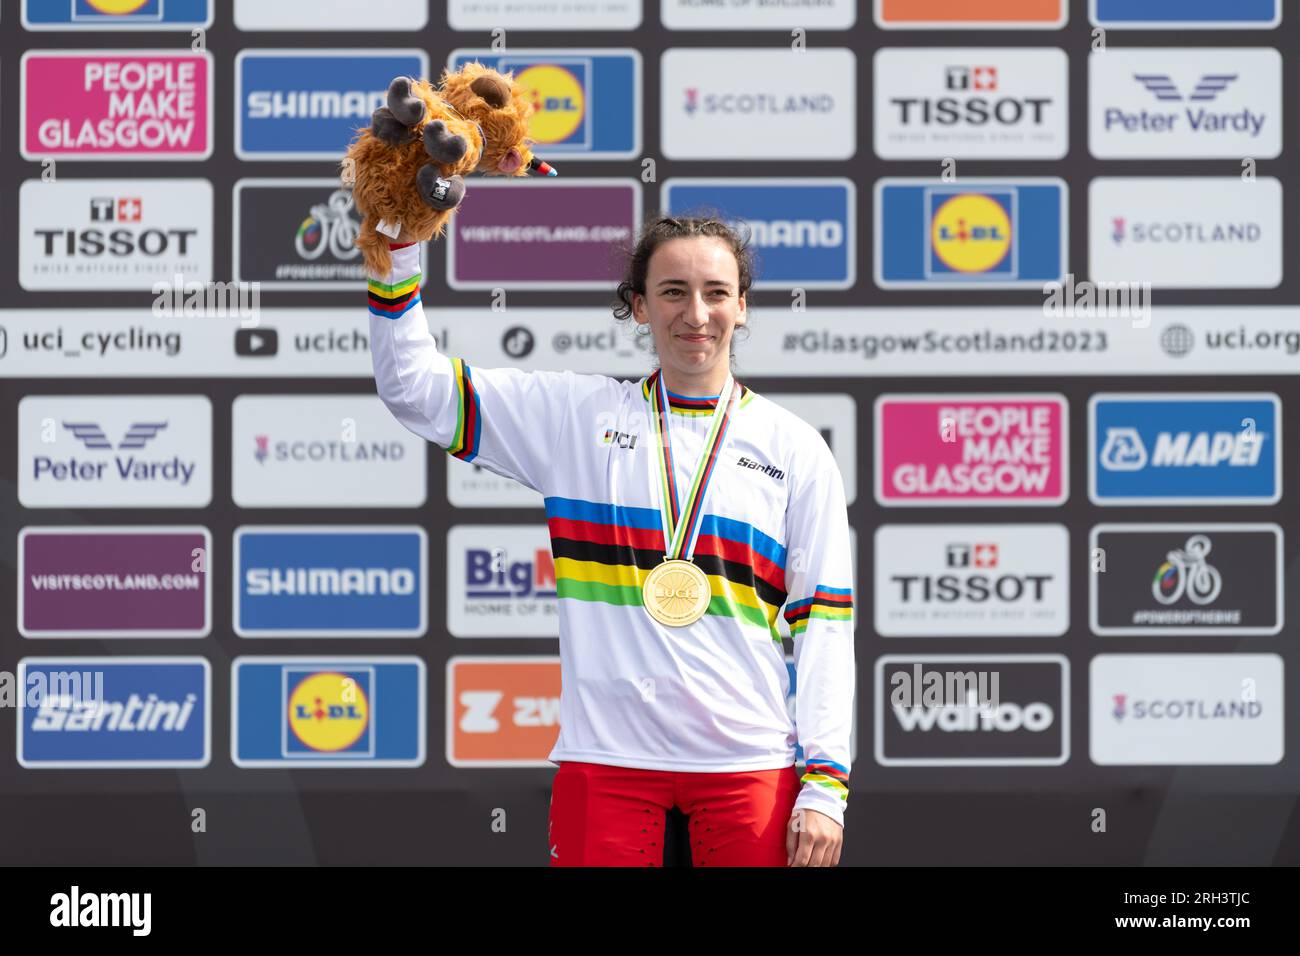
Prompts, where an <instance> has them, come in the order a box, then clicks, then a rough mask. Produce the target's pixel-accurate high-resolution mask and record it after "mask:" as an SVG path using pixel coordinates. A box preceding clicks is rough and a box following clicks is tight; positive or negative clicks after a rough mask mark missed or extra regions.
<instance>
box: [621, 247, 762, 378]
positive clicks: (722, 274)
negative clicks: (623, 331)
mask: <svg viewBox="0 0 1300 956" xmlns="http://www.w3.org/2000/svg"><path fill="white" fill-rule="evenodd" d="M645 288H646V291H645V295H640V294H639V293H638V294H634V296H633V302H632V314H633V316H634V317H635V318H636V321H637V322H638V323H639V324H642V325H646V324H648V325H649V326H650V330H651V332H652V333H653V334H654V341H655V351H656V352H657V353H658V355H659V364H660V365H661V366H662V367H663V368H665V369H671V370H672V371H673V372H675V373H676V375H674V376H671V377H675V378H679V379H683V380H687V381H693V382H697V383H698V380H699V377H700V376H701V375H708V374H710V373H712V372H714V371H715V370H716V369H717V368H718V367H719V363H721V366H722V367H723V368H727V367H729V356H730V353H731V333H732V332H733V331H734V330H735V329H736V328H738V327H739V326H742V325H744V324H745V319H746V317H747V315H746V312H745V297H744V296H743V295H741V294H740V269H739V267H738V266H737V265H736V257H735V256H734V255H733V254H732V252H731V248H730V247H729V246H728V245H727V244H726V243H725V242H723V241H722V240H721V239H715V238H713V237H712V236H694V237H692V238H689V239H670V240H669V241H668V242H665V243H663V244H662V245H660V246H659V248H657V249H656V250H655V251H654V254H653V255H652V256H651V257H650V264H649V266H648V267H647V270H646V280H645ZM723 381H724V382H725V375H724V379H723ZM717 387H718V388H721V387H722V384H721V383H717Z"/></svg>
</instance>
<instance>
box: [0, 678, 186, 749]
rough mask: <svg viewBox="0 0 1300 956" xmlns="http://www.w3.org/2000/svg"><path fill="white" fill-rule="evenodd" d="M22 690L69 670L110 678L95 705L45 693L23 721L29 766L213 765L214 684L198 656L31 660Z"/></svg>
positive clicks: (29, 705)
mask: <svg viewBox="0 0 1300 956" xmlns="http://www.w3.org/2000/svg"><path fill="white" fill-rule="evenodd" d="M18 667H19V684H20V685H21V686H24V687H26V686H28V683H29V682H31V683H33V684H42V683H43V685H44V686H51V687H53V686H55V683H54V681H53V680H52V675H54V674H56V673H59V672H62V671H66V670H68V669H75V670H85V671H93V672H95V673H97V674H99V673H102V675H103V683H102V689H99V690H97V691H96V694H95V697H94V698H93V699H88V698H86V697H84V696H78V695H68V694H64V693H55V692H51V693H45V694H41V695H38V699H37V700H35V701H29V702H25V704H24V706H23V707H22V709H21V712H20V714H19V718H18V762H19V763H20V764H21V765H22V766H24V767H57V768H65V769H67V768H84V769H119V768H120V769H129V768H154V767H206V766H207V765H208V760H209V756H210V754H209V744H210V739H211V687H212V678H211V671H210V668H209V666H208V662H207V661H206V660H204V659H203V658H198V657H138V658H137V657H132V658H120V657H119V658H114V657H87V658H42V659H37V658H24V659H23V660H22V661H20V662H19V665H18Z"/></svg>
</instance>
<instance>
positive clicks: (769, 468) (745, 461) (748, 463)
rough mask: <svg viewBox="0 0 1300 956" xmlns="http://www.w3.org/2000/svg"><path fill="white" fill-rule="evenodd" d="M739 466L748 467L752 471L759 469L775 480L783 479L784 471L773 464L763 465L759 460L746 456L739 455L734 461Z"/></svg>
mask: <svg viewBox="0 0 1300 956" xmlns="http://www.w3.org/2000/svg"><path fill="white" fill-rule="evenodd" d="M736 464H737V465H739V466H740V467H741V468H749V469H751V470H753V471H761V472H762V473H763V474H765V475H770V476H771V477H773V478H775V479H776V480H777V481H784V480H785V472H784V471H782V470H781V469H780V468H777V467H775V466H773V465H765V464H763V463H762V462H761V461H754V459H752V458H746V457H745V456H744V455H741V456H740V458H739V459H738V460H737V462H736Z"/></svg>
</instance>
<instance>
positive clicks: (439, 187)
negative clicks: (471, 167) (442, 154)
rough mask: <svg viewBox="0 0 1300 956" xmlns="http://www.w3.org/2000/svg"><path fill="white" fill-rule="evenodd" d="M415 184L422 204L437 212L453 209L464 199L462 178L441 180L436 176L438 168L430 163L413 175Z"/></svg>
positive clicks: (453, 177) (454, 177)
mask: <svg viewBox="0 0 1300 956" xmlns="http://www.w3.org/2000/svg"><path fill="white" fill-rule="evenodd" d="M415 182H416V185H417V186H418V187H419V192H420V198H421V199H422V200H423V201H424V204H425V205H426V206H428V207H429V208H431V209H436V210H438V211H439V212H446V211H447V210H449V209H455V208H456V207H457V206H459V205H460V201H461V200H462V199H464V198H465V180H464V178H463V177H461V176H452V177H451V178H450V179H443V178H442V176H440V175H439V174H438V168H437V167H436V166H434V165H433V164H432V163H430V164H428V165H427V166H421V167H420V171H419V172H418V173H416V175H415Z"/></svg>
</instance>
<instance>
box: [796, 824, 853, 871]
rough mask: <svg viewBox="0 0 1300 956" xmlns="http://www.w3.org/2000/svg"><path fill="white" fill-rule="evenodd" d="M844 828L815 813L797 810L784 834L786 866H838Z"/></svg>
mask: <svg viewBox="0 0 1300 956" xmlns="http://www.w3.org/2000/svg"><path fill="white" fill-rule="evenodd" d="M843 845H844V827H842V826H841V825H840V824H838V823H836V822H835V821H834V820H832V819H831V818H830V817H828V816H827V815H826V814H824V813H818V812H817V811H816V810H796V811H795V812H794V813H793V814H792V815H791V817H790V824H789V827H788V828H787V830H786V834H785V852H786V866H839V863H840V849H841V848H842V847H843Z"/></svg>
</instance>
